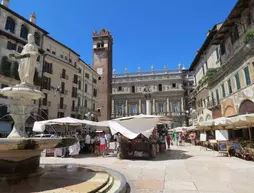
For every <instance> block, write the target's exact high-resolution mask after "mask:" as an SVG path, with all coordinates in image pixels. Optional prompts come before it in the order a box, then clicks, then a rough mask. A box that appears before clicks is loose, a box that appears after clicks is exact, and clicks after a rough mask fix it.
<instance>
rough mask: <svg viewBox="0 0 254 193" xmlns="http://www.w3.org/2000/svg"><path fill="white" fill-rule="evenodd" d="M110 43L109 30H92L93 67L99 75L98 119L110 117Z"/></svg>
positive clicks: (111, 43) (102, 119) (111, 42)
mask: <svg viewBox="0 0 254 193" xmlns="http://www.w3.org/2000/svg"><path fill="white" fill-rule="evenodd" d="M112 45H113V38H112V36H111V34H110V31H109V30H105V29H101V30H100V31H99V32H93V69H94V70H95V71H96V72H97V73H98V74H99V75H100V77H101V80H100V81H99V82H98V84H99V85H98V96H97V98H98V99H97V100H98V103H97V109H98V110H100V112H101V116H99V117H98V118H99V121H104V120H108V119H110V118H111V94H112V86H111V82H112V48H113V47H112Z"/></svg>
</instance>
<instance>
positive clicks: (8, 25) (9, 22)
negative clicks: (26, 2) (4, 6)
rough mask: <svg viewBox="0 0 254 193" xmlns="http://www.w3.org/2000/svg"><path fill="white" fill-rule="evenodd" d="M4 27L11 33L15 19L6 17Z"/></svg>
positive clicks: (13, 30)
mask: <svg viewBox="0 0 254 193" xmlns="http://www.w3.org/2000/svg"><path fill="white" fill-rule="evenodd" d="M5 29H6V30H7V31H10V32H11V33H14V32H15V21H14V20H13V19H12V18H10V17H7V20H6V24H5Z"/></svg>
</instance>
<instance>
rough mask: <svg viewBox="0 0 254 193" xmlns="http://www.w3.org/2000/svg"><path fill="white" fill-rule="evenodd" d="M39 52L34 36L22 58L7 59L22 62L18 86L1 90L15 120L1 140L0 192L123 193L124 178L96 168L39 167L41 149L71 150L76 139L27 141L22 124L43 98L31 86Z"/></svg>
mask: <svg viewBox="0 0 254 193" xmlns="http://www.w3.org/2000/svg"><path fill="white" fill-rule="evenodd" d="M37 56H38V49H37V47H36V45H35V42H34V36H33V35H32V34H29V35H28V43H27V44H26V45H25V46H24V49H23V51H22V53H21V54H19V55H14V54H10V58H16V59H17V60H19V59H20V60H21V61H20V64H19V68H18V72H19V77H20V80H21V83H20V84H18V85H15V86H13V87H6V88H3V89H1V90H0V92H1V94H2V95H4V96H7V97H9V98H11V99H12V100H11V103H10V105H9V106H10V109H9V110H10V115H11V117H12V118H13V120H14V126H13V129H12V132H11V133H10V135H9V136H8V137H7V138H3V139H0V192H5V193H10V192H45V191H46V192H50V193H51V192H52V193H53V192H54V193H56V192H72V193H74V192H77V193H83V192H119V193H125V192H126V190H127V189H126V188H127V186H126V185H127V183H126V180H125V177H124V176H123V175H122V174H120V173H118V172H116V171H113V170H110V169H107V168H103V167H99V166H86V165H77V164H76V165H75V164H66V163H67V161H68V160H67V161H64V160H63V159H61V160H63V161H62V163H61V161H60V162H58V164H54V165H52V164H45V163H44V165H40V155H41V152H42V151H43V150H44V149H50V148H58V147H64V146H70V145H72V144H74V143H75V142H76V139H75V138H29V137H28V136H27V134H26V130H25V122H26V120H27V119H28V118H29V116H30V113H31V111H32V109H33V108H34V107H33V102H34V100H39V99H42V98H43V97H44V95H43V93H42V92H40V91H39V90H36V88H35V87H34V85H33V77H34V73H35V64H36V59H37Z"/></svg>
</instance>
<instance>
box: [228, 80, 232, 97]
mask: <svg viewBox="0 0 254 193" xmlns="http://www.w3.org/2000/svg"><path fill="white" fill-rule="evenodd" d="M228 92H229V94H231V93H232V85H231V80H230V79H229V80H228Z"/></svg>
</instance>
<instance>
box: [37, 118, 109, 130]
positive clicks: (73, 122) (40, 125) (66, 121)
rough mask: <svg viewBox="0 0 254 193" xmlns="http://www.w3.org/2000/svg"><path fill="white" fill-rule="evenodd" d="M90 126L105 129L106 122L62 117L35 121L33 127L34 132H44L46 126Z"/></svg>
mask: <svg viewBox="0 0 254 193" xmlns="http://www.w3.org/2000/svg"><path fill="white" fill-rule="evenodd" d="M82 124H85V125H91V126H97V127H107V126H108V122H105V121H103V122H94V121H88V120H80V119H75V118H72V117H64V118H59V119H51V120H46V121H36V122H35V123H34V126H33V131H34V132H44V131H45V126H46V125H70V126H78V125H82Z"/></svg>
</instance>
